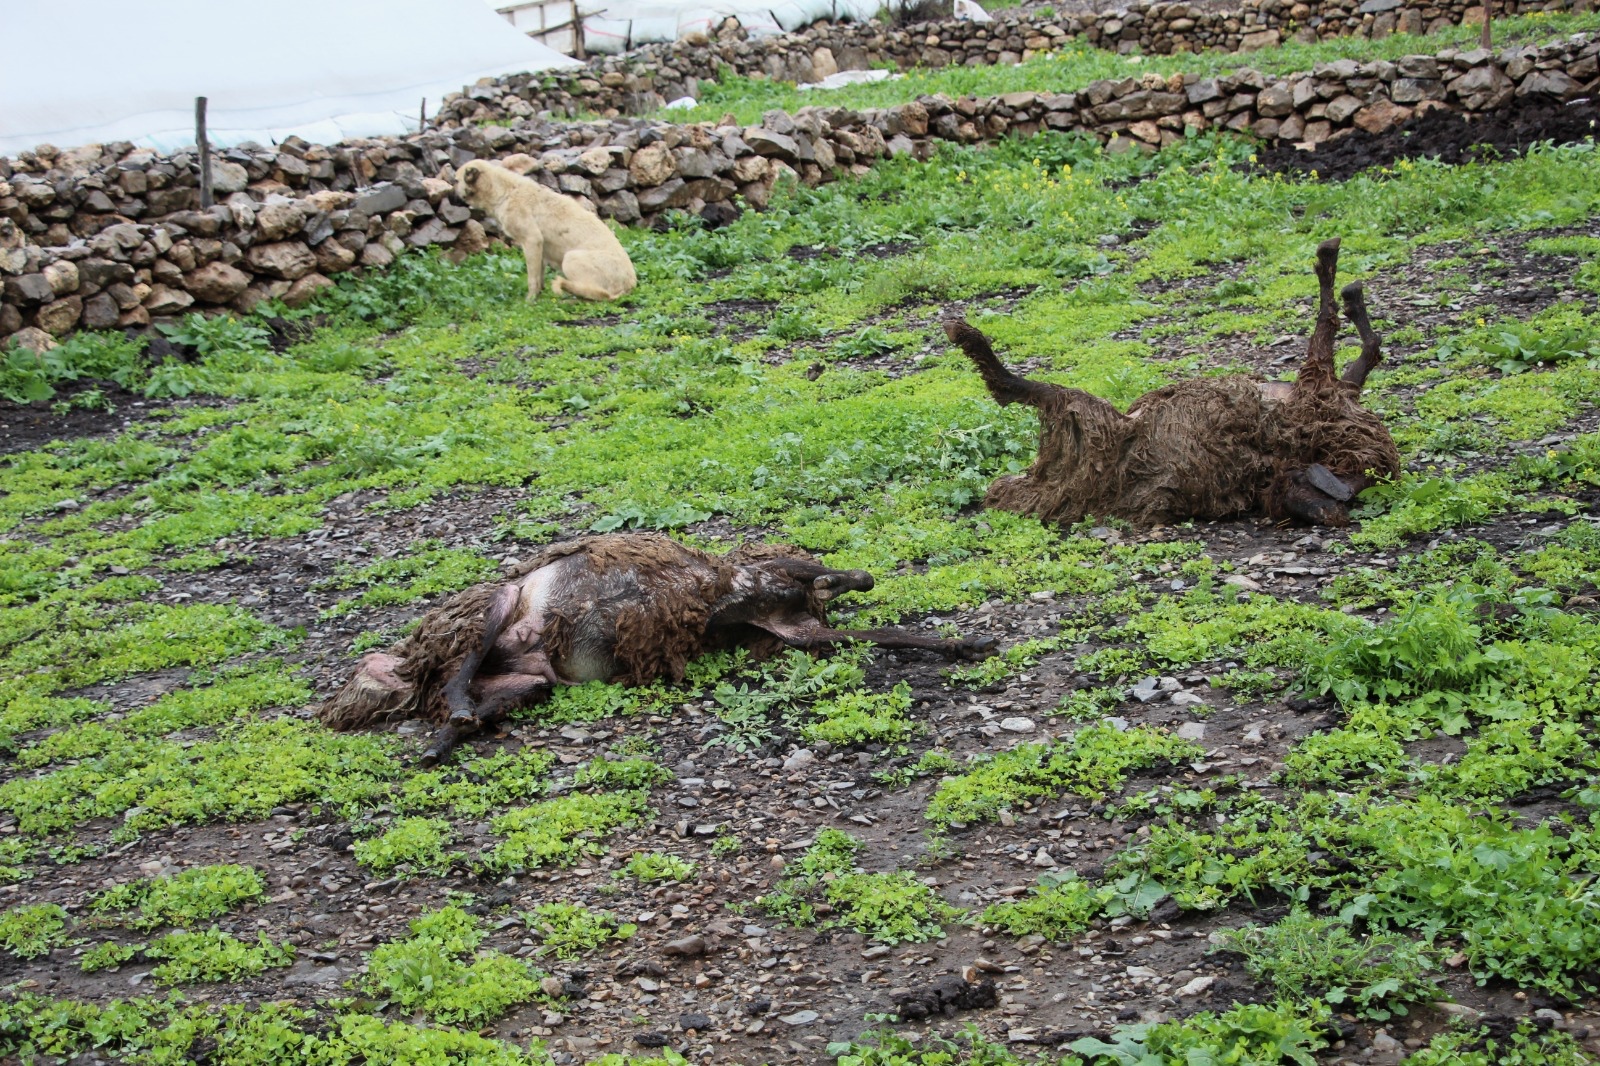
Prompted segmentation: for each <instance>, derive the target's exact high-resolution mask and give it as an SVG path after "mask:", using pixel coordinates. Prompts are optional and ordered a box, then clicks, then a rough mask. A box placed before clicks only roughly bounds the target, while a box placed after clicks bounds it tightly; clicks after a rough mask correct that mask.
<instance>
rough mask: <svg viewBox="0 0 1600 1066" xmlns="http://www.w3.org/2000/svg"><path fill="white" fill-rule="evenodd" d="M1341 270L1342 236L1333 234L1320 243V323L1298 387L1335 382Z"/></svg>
mask: <svg viewBox="0 0 1600 1066" xmlns="http://www.w3.org/2000/svg"><path fill="white" fill-rule="evenodd" d="M1338 269H1339V238H1337V237H1333V238H1331V239H1329V240H1326V241H1323V242H1322V243H1321V244H1319V245H1317V286H1318V288H1319V290H1320V292H1319V295H1318V308H1317V326H1316V329H1315V330H1313V331H1312V334H1311V343H1310V344H1309V345H1307V346H1306V362H1305V365H1304V366H1302V367H1301V368H1300V375H1299V377H1298V378H1297V379H1296V380H1295V385H1296V387H1300V388H1307V389H1310V390H1312V391H1313V392H1316V391H1320V390H1321V389H1322V388H1324V387H1326V386H1328V385H1331V384H1332V383H1333V381H1334V379H1335V377H1336V375H1335V373H1334V369H1333V341H1334V338H1335V337H1336V336H1337V335H1338V332H1339V308H1338V305H1337V304H1335V303H1334V299H1333V281H1334V278H1335V277H1336V276H1337V274H1338Z"/></svg>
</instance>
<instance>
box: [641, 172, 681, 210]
mask: <svg viewBox="0 0 1600 1066" xmlns="http://www.w3.org/2000/svg"><path fill="white" fill-rule="evenodd" d="M635 196H637V197H638V203H639V210H640V211H642V212H644V213H646V214H649V213H653V212H656V211H664V210H666V209H667V208H669V207H683V206H685V205H686V204H688V202H689V201H690V200H692V199H694V193H692V192H690V191H689V183H688V182H686V181H684V180H683V179H682V178H668V179H667V180H666V181H664V182H662V183H661V184H660V185H655V186H652V187H650V188H648V189H640V190H639V191H638V192H637V193H635Z"/></svg>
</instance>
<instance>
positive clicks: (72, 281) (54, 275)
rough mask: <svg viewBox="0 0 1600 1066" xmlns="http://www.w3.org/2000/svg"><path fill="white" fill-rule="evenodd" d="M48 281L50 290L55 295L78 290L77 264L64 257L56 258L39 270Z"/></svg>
mask: <svg viewBox="0 0 1600 1066" xmlns="http://www.w3.org/2000/svg"><path fill="white" fill-rule="evenodd" d="M40 273H42V274H43V275H44V279H45V280H46V281H48V282H49V283H50V291H51V292H53V293H55V294H56V295H57V296H64V295H65V294H67V293H69V292H77V291H78V265H77V264H76V263H73V262H71V261H69V260H66V259H61V260H57V261H56V262H54V263H51V264H50V265H49V266H47V267H45V268H44V270H42V271H40Z"/></svg>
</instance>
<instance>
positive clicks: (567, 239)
mask: <svg viewBox="0 0 1600 1066" xmlns="http://www.w3.org/2000/svg"><path fill="white" fill-rule="evenodd" d="M456 191H457V192H458V193H459V194H460V196H461V198H462V199H463V200H465V201H466V202H467V203H468V204H469V205H471V206H472V207H476V208H478V209H479V210H481V211H482V212H483V213H484V214H486V215H488V216H489V217H491V218H493V219H494V220H495V221H496V222H498V223H499V224H500V229H501V231H502V232H503V233H504V234H505V235H506V237H507V238H508V239H509V240H511V241H513V242H515V243H516V245H517V247H519V248H521V249H522V254H523V256H524V257H525V258H526V259H527V261H528V299H529V300H530V301H531V300H533V299H534V298H535V297H537V296H538V295H539V290H540V288H542V287H543V285H544V268H545V264H546V263H548V264H549V265H551V266H553V267H555V268H556V269H557V270H560V271H561V273H562V274H564V275H565V277H559V278H556V279H555V280H554V281H552V282H551V283H550V288H551V289H552V290H554V291H555V292H556V293H558V294H559V293H563V292H570V293H571V294H572V295H574V296H581V297H583V298H584V299H585V300H615V299H616V298H617V297H619V296H623V295H626V294H627V293H630V292H632V291H633V289H634V286H636V285H638V284H639V278H638V275H637V274H635V273H634V271H633V262H632V260H630V259H629V258H628V252H627V249H625V248H623V247H622V242H621V241H619V240H617V235H616V234H615V233H612V232H611V229H610V227H608V226H607V225H606V224H605V223H604V222H602V221H600V219H599V218H597V217H596V216H594V215H592V214H590V213H589V212H588V211H585V210H584V209H583V208H582V207H580V206H578V204H576V203H575V202H573V201H572V200H569V199H568V198H567V197H565V196H563V195H561V194H560V193H557V192H552V191H550V190H549V189H547V188H545V187H544V186H543V185H540V184H539V183H538V182H536V181H533V180H531V179H529V178H525V177H523V176H521V175H520V174H513V173H512V172H511V171H509V170H507V169H505V168H504V167H500V166H496V165H495V164H493V163H487V162H484V161H483V160H481V159H474V160H473V161H472V162H470V163H468V164H467V165H466V166H464V167H462V168H461V170H460V172H459V174H458V175H457V180H456Z"/></svg>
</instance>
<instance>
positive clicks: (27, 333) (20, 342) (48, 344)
mask: <svg viewBox="0 0 1600 1066" xmlns="http://www.w3.org/2000/svg"><path fill="white" fill-rule="evenodd" d="M6 340H7V341H9V342H10V343H12V344H15V345H16V346H17V347H18V348H26V349H27V350H28V351H30V352H33V353H34V354H35V355H43V354H44V353H45V352H48V351H49V350H50V349H51V348H54V347H55V346H56V339H55V338H54V337H52V336H50V334H48V333H46V332H45V331H44V330H42V329H39V328H38V327H37V326H29V327H28V328H27V329H19V330H17V331H16V332H15V333H13V334H12V335H11V336H9V337H7V338H6Z"/></svg>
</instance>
